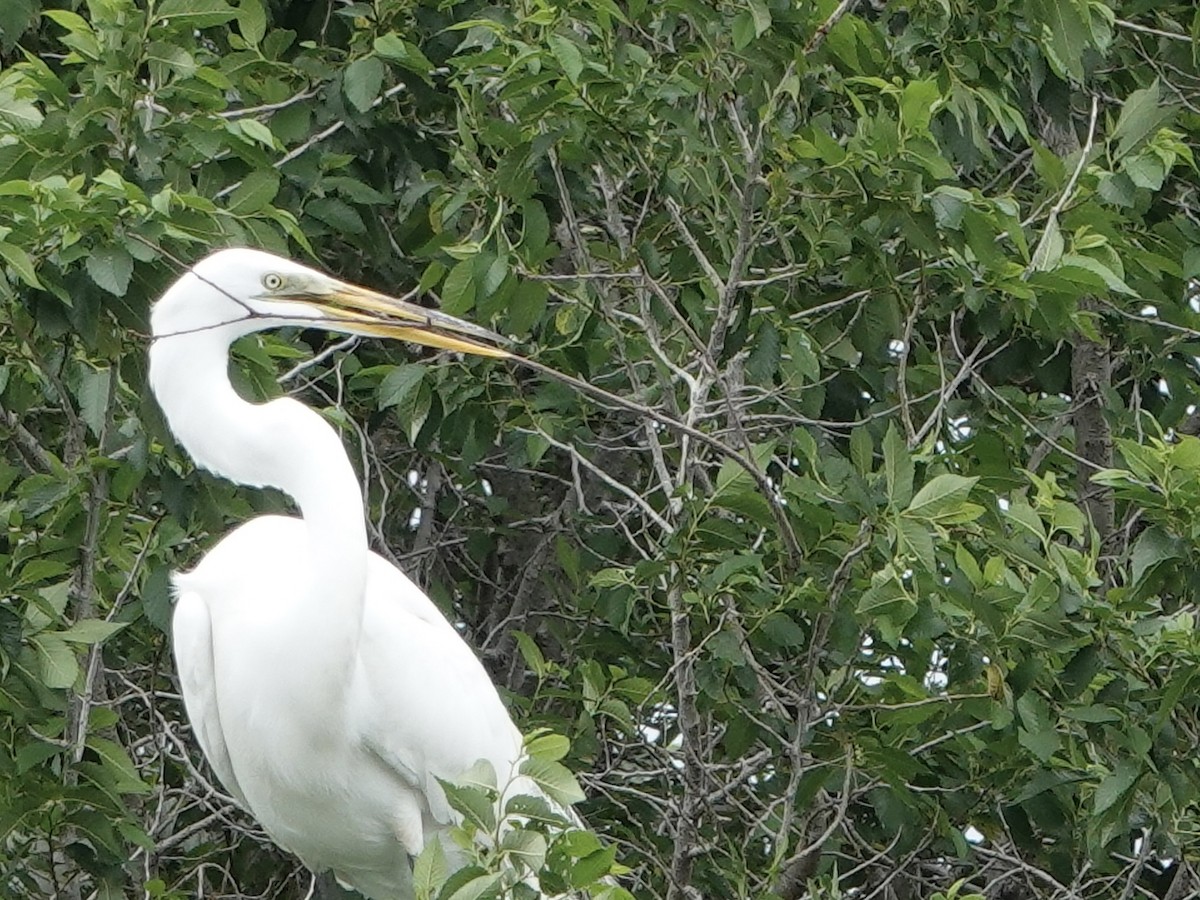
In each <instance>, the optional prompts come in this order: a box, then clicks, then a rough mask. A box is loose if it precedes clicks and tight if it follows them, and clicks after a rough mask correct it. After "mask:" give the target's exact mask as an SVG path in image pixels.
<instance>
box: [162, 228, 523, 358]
mask: <svg viewBox="0 0 1200 900" xmlns="http://www.w3.org/2000/svg"><path fill="white" fill-rule="evenodd" d="M150 325H151V331H152V333H153V335H154V337H155V339H163V338H167V337H170V336H172V335H182V334H195V333H200V332H206V331H211V332H220V333H222V335H224V336H229V337H236V336H238V335H241V334H249V333H250V332H253V331H261V330H263V329H266V328H276V327H279V326H283V325H311V326H313V327H317V328H326V329H329V330H330V331H341V332H346V333H348V334H364V335H373V336H377V337H388V338H395V339H398V340H404V341H411V342H413V343H417V344H424V345H426V346H431V347H441V348H444V349H447V350H458V351H461V352H463V353H473V354H476V355H480V356H494V357H507V356H509V355H510V354H509V353H507V352H506V351H505V350H502V349H500V347H498V346H494V345H495V344H500V343H503V342H504V339H503V338H501V337H500V336H499V335H497V334H494V333H492V332H490V331H488V330H487V329H486V328H480V327H479V326H478V325H472V324H471V323H470V322H464V321H462V320H461V319H456V318H454V317H453V316H448V315H446V314H445V313H441V312H438V311H437V310H432V309H426V308H424V307H422V306H418V305H416V304H414V303H409V302H408V301H407V300H405V299H398V298H395V297H389V296H387V295H386V294H379V293H376V292H375V291H371V290H368V289H367V288H362V287H358V286H356V285H352V284H347V283H345V282H342V281H338V280H337V279H335V278H331V277H329V276H328V275H325V274H324V273H322V272H318V271H316V270H315V269H310V268H308V267H307V266H302V265H300V264H299V263H295V262H292V261H291V260H290V259H284V258H282V257H279V256H274V255H272V254H270V253H264V252H263V251H261V250H248V249H244V248H236V249H230V250H218V251H217V252H216V253H213V254H211V255H210V256H207V257H205V258H204V259H202V260H201V261H200V262H198V263H196V264H195V265H194V266H192V268H191V269H189V270H188V271H187V272H185V273H184V274H183V275H182V276H181V277H180V278H179V280H178V281H176V282H175V283H174V284H173V285H171V287H170V288H169V289H168V290H167V292H166V293H165V294H163V296H162V298H161V299H160V300H159V301H158V302H157V303H155V304H154V308H153V309H152V310H151V313H150Z"/></svg>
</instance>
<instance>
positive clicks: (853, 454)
mask: <svg viewBox="0 0 1200 900" xmlns="http://www.w3.org/2000/svg"><path fill="white" fill-rule="evenodd" d="M850 461H851V462H852V463H854V468H855V469H857V470H858V474H860V475H868V474H870V472H871V470H872V469H873V468H874V467H875V442H874V441H872V440H871V432H870V430H869V429H868V428H867V426H866V425H859V426H858V427H857V428H855V429H854V430H852V431H851V432H850Z"/></svg>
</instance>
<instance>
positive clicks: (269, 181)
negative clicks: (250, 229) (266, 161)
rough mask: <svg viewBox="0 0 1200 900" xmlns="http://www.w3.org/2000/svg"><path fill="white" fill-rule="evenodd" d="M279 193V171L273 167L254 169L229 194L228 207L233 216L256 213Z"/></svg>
mask: <svg viewBox="0 0 1200 900" xmlns="http://www.w3.org/2000/svg"><path fill="white" fill-rule="evenodd" d="M278 193H279V173H278V172H276V171H275V170H274V169H255V170H254V171H253V172H251V173H250V174H249V175H247V176H246V178H245V179H244V180H243V181H242V183H241V184H240V185H238V187H237V189H236V190H235V191H234V192H233V193H232V194H230V195H229V206H228V209H229V211H230V212H231V213H233V214H234V215H235V216H246V215H250V214H251V213H256V212H258V211H259V210H261V209H262V208H263V207H264V206H267V205H268V204H269V203H270V202H271V201H272V200H274V199H275V195H276V194H278Z"/></svg>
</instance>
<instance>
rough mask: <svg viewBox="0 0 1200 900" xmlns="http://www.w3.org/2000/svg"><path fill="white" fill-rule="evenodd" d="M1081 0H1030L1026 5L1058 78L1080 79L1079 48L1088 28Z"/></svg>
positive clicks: (1088, 33) (1083, 46) (1086, 38)
mask: <svg viewBox="0 0 1200 900" xmlns="http://www.w3.org/2000/svg"><path fill="white" fill-rule="evenodd" d="M1081 2H1082V0H1078V2H1077V0H1032V2H1031V3H1030V9H1031V11H1032V12H1033V15H1034V16H1035V18H1036V20H1037V22H1038V23H1039V24H1040V25H1041V28H1042V34H1041V45H1042V50H1043V52H1044V53H1045V55H1046V59H1047V60H1048V61H1049V62H1050V65H1051V67H1052V68H1053V69H1054V70H1055V71H1056V72H1057V74H1058V75H1059V77H1061V78H1064V79H1066V78H1069V79H1071V80H1073V81H1076V82H1082V81H1083V78H1084V72H1083V52H1084V50H1085V49H1087V46H1088V43H1089V39H1090V37H1091V31H1090V29H1089V28H1088V23H1087V20H1086V18H1085V16H1086V15H1087V13H1086V6H1083V8H1082V9H1083V10H1084V11H1081V6H1080V3H1081Z"/></svg>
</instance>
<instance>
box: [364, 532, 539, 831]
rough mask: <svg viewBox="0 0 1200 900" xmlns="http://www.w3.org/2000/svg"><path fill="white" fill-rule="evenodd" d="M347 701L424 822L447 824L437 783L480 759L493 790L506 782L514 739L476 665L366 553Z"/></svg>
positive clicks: (433, 612) (401, 579)
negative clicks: (493, 780) (492, 776)
mask: <svg viewBox="0 0 1200 900" xmlns="http://www.w3.org/2000/svg"><path fill="white" fill-rule="evenodd" d="M351 702H352V703H353V704H354V707H355V710H356V718H357V721H358V723H359V727H360V729H361V732H360V733H361V734H362V737H363V740H364V743H365V745H366V746H367V747H368V748H369V749H370V750H371V752H372V753H373V754H374V755H375V756H377V757H378V758H379V759H380V760H382V761H383V762H384V763H385V764H386V765H387V766H389V767H390V768H391V769H392V770H393V771H394V772H395V773H396V774H397V775H398V776H399V777H400V778H401V779H402V780H403V781H404V782H405V783H406V784H407V785H409V786H410V787H411V788H412V790H413V791H414V792H415V793H416V795H417V797H418V799H419V800H420V802H421V805H422V806H423V808H424V809H425V810H426V811H427V814H428V815H429V817H430V818H431V819H432V820H433V821H434V822H437V823H441V824H446V823H448V822H449V821H451V810H450V807H449V805H448V804H447V802H446V798H445V794H444V793H443V791H442V789H441V786H440V785H439V784H438V782H437V779H439V778H442V779H446V780H456V779H458V778H460V777H461V776H462V775H463V774H464V773H465V772H466V771H467V770H468V769H470V768H471V767H472V766H473V765H474V764H475V763H476V762H478V761H479V760H481V759H483V760H486V761H487V762H488V763H490V764H491V765H492V768H493V769H495V771H496V777H497V779H498V781H499V783H500V787H501V788H503V787H504V786H505V785H506V783H507V782H508V781H509V780H510V779H511V778H512V777H513V776H514V775H515V774H516V769H517V766H518V763H519V760H520V757H521V735H520V732H519V731H517V729H516V726H514V725H513V723H512V720H511V719H510V718H509V715H508V710H506V709H505V707H504V704H503V703H502V702H501V700H500V696H499V694H497V693H496V688H495V686H494V685H493V684H492V681H491V679H490V678H489V677H488V674H487V672H486V671H485V670H484V668H483V665H482V664H481V663H480V662H479V659H478V658H477V657H476V656H475V654H474V652H473V651H472V650H471V648H470V647H468V646H467V645H466V643H465V642H464V641H463V639H462V638H461V637H460V636H459V634H458V632H457V631H455V629H454V626H452V625H451V624H450V623H449V622H448V621H446V618H445V617H444V616H443V615H442V613H441V612H440V611H439V610H438V608H437V607H436V606H435V605H434V604H433V602H432V601H431V600H430V599H429V598H428V597H426V596H425V595H424V594H423V593H422V592H421V591H420V589H419V588H417V587H416V586H415V585H414V584H413V583H412V582H411V581H409V580H408V579H407V578H406V577H405V576H404V575H403V574H402V573H401V572H400V571H399V570H398V569H396V568H395V567H394V566H393V565H391V564H390V563H388V562H386V561H385V560H383V559H382V558H380V557H378V556H375V555H372V557H371V560H370V564H369V566H368V569H367V595H366V607H365V610H364V620H363V636H362V642H361V644H360V650H359V672H358V678H357V679H356V682H355V690H354V691H353V696H352V697H351Z"/></svg>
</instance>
